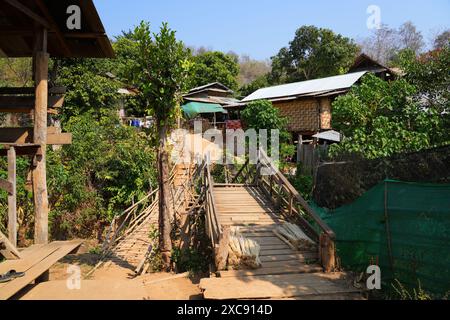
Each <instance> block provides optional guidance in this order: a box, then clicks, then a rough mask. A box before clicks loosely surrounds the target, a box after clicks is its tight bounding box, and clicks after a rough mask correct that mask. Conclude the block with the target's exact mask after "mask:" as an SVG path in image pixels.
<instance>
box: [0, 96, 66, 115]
mask: <svg viewBox="0 0 450 320" xmlns="http://www.w3.org/2000/svg"><path fill="white" fill-rule="evenodd" d="M47 99H48V101H47V107H48V109H59V108H61V107H62V106H63V104H64V96H49V97H47ZM34 108H35V98H34V97H33V96H3V95H0V112H8V113H30V112H31V111H33V110H34Z"/></svg>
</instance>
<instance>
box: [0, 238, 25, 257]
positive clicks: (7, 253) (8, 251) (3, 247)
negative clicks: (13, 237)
mask: <svg viewBox="0 0 450 320" xmlns="http://www.w3.org/2000/svg"><path fill="white" fill-rule="evenodd" d="M0 254H1V255H2V256H3V257H5V258H6V259H8V260H17V259H21V258H22V257H21V255H20V253H19V251H17V249H16V247H15V246H14V245H13V244H12V243H11V242H10V241H9V240H8V238H7V237H6V236H5V235H4V234H3V233H2V232H1V231H0ZM2 264H3V263H2Z"/></svg>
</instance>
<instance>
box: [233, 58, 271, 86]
mask: <svg viewBox="0 0 450 320" xmlns="http://www.w3.org/2000/svg"><path fill="white" fill-rule="evenodd" d="M239 69H240V72H239V77H238V82H239V84H240V85H247V84H249V83H251V82H253V81H255V80H257V79H260V78H262V77H264V76H265V75H267V74H268V73H269V72H270V70H271V67H270V63H269V62H268V61H258V60H254V59H251V58H250V57H249V56H247V55H244V56H241V57H240V58H239Z"/></svg>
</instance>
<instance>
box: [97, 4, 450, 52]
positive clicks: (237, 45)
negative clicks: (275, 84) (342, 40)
mask: <svg viewBox="0 0 450 320" xmlns="http://www.w3.org/2000/svg"><path fill="white" fill-rule="evenodd" d="M94 2H95V4H96V7H97V10H98V11H99V14H100V17H101V18H102V21H103V23H104V25H105V28H106V31H107V33H108V35H109V36H110V37H113V36H115V35H118V34H120V32H121V31H122V30H129V29H130V28H132V27H133V26H135V25H136V24H138V23H139V22H140V21H141V20H147V21H150V23H151V25H152V28H153V30H154V31H157V29H158V28H159V26H160V24H161V23H162V22H163V21H166V22H168V23H169V25H170V27H171V28H172V29H175V30H176V31H177V36H178V38H179V39H181V40H183V41H184V42H185V43H186V44H187V45H189V46H196V47H199V46H205V47H209V48H211V49H214V50H221V51H225V52H227V51H230V50H232V51H234V52H236V53H239V54H248V55H250V56H251V57H253V58H256V59H266V58H270V57H271V56H273V55H274V54H276V53H277V52H278V50H279V49H280V48H281V47H283V46H286V45H287V44H288V42H289V41H290V40H291V39H292V38H293V36H294V33H295V30H296V29H297V28H298V27H300V26H302V25H310V24H312V25H316V26H319V27H326V28H330V29H332V30H334V31H335V32H338V33H341V34H343V35H345V36H348V37H352V38H354V39H361V38H363V37H365V36H367V35H368V34H369V32H370V31H369V30H368V29H367V26H366V21H367V18H368V16H369V15H368V14H367V13H366V10H367V8H368V6H369V5H377V6H379V7H380V9H381V19H382V23H385V24H388V25H389V26H391V27H398V26H400V25H401V24H402V23H403V22H405V21H408V20H410V21H412V22H413V23H414V24H415V25H416V26H417V27H418V29H419V30H420V31H422V33H423V35H424V38H425V40H426V41H427V42H428V41H429V39H430V38H431V37H432V35H433V34H434V33H436V32H438V31H440V30H443V29H445V28H450V0H428V1H419V0H341V1H331V0H312V1H311V0H310V1H305V0H278V1H273V0H240V1H239V0H222V1H214V0H208V1H206V0H190V1H189V0H164V1H157V0H128V1H123V0H94Z"/></svg>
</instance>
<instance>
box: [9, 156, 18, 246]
mask: <svg viewBox="0 0 450 320" xmlns="http://www.w3.org/2000/svg"><path fill="white" fill-rule="evenodd" d="M8 181H9V182H10V183H11V186H12V190H11V192H9V193H8V238H9V241H10V242H11V243H12V244H13V245H14V246H15V247H17V192H16V149H14V147H11V148H9V150H8Z"/></svg>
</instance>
